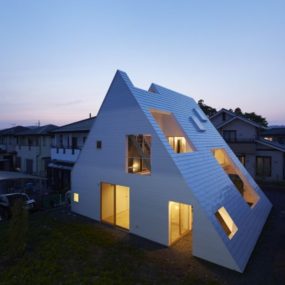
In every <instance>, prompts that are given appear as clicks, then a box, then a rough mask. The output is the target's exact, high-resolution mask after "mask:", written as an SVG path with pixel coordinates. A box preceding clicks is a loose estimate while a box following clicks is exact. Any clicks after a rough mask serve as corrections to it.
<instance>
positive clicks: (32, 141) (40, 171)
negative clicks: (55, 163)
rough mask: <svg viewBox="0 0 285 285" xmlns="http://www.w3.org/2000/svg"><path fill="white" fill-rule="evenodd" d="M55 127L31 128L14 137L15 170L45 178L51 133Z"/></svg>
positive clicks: (48, 160)
mask: <svg viewBox="0 0 285 285" xmlns="http://www.w3.org/2000/svg"><path fill="white" fill-rule="evenodd" d="M55 128H57V126H55V125H45V126H41V127H33V128H29V129H27V130H24V131H21V132H20V133H17V135H16V141H17V144H16V148H15V151H16V152H17V157H16V164H17V168H18V169H19V170H20V171H21V172H24V173H27V174H33V175H37V176H42V177H46V176H47V166H48V164H49V162H50V151H51V140H52V134H51V131H52V130H54V129H55Z"/></svg>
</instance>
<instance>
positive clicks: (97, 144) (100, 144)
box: [96, 141, 102, 149]
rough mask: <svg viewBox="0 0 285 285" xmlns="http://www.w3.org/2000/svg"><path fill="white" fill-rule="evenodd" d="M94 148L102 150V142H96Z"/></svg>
mask: <svg viewBox="0 0 285 285" xmlns="http://www.w3.org/2000/svg"><path fill="white" fill-rule="evenodd" d="M96 148H97V149H101V148H102V141H96Z"/></svg>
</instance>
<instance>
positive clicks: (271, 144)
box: [255, 138, 285, 152]
mask: <svg viewBox="0 0 285 285" xmlns="http://www.w3.org/2000/svg"><path fill="white" fill-rule="evenodd" d="M255 141H256V142H257V143H260V144H263V145H266V146H269V147H272V148H275V149H277V150H280V151H282V152H285V145H282V144H280V143H276V142H271V141H268V140H266V139H263V138H258V139H257V140H255Z"/></svg>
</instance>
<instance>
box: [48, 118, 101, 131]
mask: <svg viewBox="0 0 285 285" xmlns="http://www.w3.org/2000/svg"><path fill="white" fill-rule="evenodd" d="M95 119H96V117H92V118H88V119H84V120H81V121H77V122H74V123H70V124H67V125H64V126H61V127H59V128H56V129H54V130H52V131H51V132H52V133H76V132H89V130H90V128H91V127H92V124H93V122H94V120H95Z"/></svg>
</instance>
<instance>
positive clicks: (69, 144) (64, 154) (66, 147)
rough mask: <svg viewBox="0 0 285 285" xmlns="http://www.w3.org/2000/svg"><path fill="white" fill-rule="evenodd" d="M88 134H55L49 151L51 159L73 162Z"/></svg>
mask: <svg viewBox="0 0 285 285" xmlns="http://www.w3.org/2000/svg"><path fill="white" fill-rule="evenodd" d="M87 135H88V133H87V132H83V133H80V132H79V133H76V132H73V133H72V132H71V133H55V134H54V138H53V144H52V149H51V159H52V160H59V161H66V162H75V161H76V160H77V158H78V156H79V154H80V151H81V149H82V147H83V145H84V143H85V140H86V137H87Z"/></svg>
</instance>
